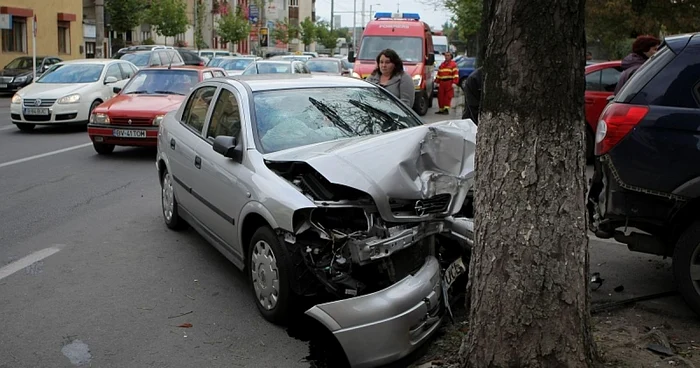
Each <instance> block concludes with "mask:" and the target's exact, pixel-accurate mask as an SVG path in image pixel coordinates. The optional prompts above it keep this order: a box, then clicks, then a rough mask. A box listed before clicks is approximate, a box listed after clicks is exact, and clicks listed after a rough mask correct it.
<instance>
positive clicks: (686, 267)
mask: <svg viewBox="0 0 700 368" xmlns="http://www.w3.org/2000/svg"><path fill="white" fill-rule="evenodd" d="M673 278H674V280H675V282H676V285H677V287H678V291H679V292H680V293H681V295H682V296H683V299H685V301H686V303H687V304H688V306H690V308H691V309H692V310H693V311H694V312H695V313H697V314H700V221H695V222H694V223H693V224H692V225H690V226H689V227H688V229H686V230H685V232H684V233H683V234H682V235H681V237H680V238H679V239H678V242H677V243H676V247H675V249H674V251H673Z"/></svg>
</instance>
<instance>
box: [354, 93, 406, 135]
mask: <svg viewBox="0 0 700 368" xmlns="http://www.w3.org/2000/svg"><path fill="white" fill-rule="evenodd" d="M349 102H350V103H351V104H353V105H354V106H357V107H359V108H360V109H362V110H364V111H366V112H369V113H370V114H375V115H379V116H380V117H381V118H382V120H383V121H384V123H386V124H390V125H391V126H393V127H397V128H399V129H401V128H408V124H406V123H404V122H402V121H399V120H397V119H395V118H394V117H393V116H391V114H389V113H388V112H386V111H384V110H382V109H378V108H376V107H374V106H372V105H370V104H368V103H365V102H362V101H357V100H350V101H349ZM384 131H385V132H386V131H387V129H384Z"/></svg>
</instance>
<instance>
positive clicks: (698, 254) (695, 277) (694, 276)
mask: <svg viewBox="0 0 700 368" xmlns="http://www.w3.org/2000/svg"><path fill="white" fill-rule="evenodd" d="M690 280H692V282H693V285H694V286H695V291H696V292H697V293H698V294H700V245H698V246H696V247H695V251H694V252H693V255H692V256H690Z"/></svg>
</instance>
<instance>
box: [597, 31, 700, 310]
mask: <svg viewBox="0 0 700 368" xmlns="http://www.w3.org/2000/svg"><path fill="white" fill-rule="evenodd" d="M699 52H700V33H696V34H687V35H680V36H673V37H669V38H666V39H665V40H664V42H663V43H662V45H661V47H660V48H659V51H658V52H657V53H656V54H655V55H654V56H653V57H652V58H651V59H649V60H648V61H647V62H646V63H645V64H644V65H642V67H641V68H640V69H638V70H637V72H635V73H634V75H633V76H632V78H631V79H630V80H628V81H627V83H626V84H625V86H624V87H623V88H622V90H621V91H620V92H619V93H618V94H617V95H616V96H615V97H614V99H613V100H612V101H611V102H610V103H609V104H608V106H607V107H606V108H605V110H603V113H602V114H601V116H600V119H599V122H598V129H597V133H596V147H595V153H596V169H595V174H594V177H593V180H592V184H591V190H590V192H589V195H588V204H587V206H588V215H589V220H590V224H591V227H592V229H591V230H592V231H594V232H595V233H596V235H597V236H598V237H600V238H613V237H614V238H615V240H617V241H618V242H621V243H624V244H627V246H628V248H629V249H630V250H632V251H637V252H642V253H647V254H657V255H662V256H669V257H673V274H674V279H675V282H676V285H677V287H678V289H679V291H680V292H681V294H682V295H683V297H684V298H685V300H686V301H687V303H688V305H689V306H690V307H691V308H692V309H693V310H694V311H695V312H697V313H699V314H700V164H699V162H700V59H699V58H698V55H699Z"/></svg>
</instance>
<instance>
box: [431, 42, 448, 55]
mask: <svg viewBox="0 0 700 368" xmlns="http://www.w3.org/2000/svg"><path fill="white" fill-rule="evenodd" d="M433 48H434V49H435V52H437V53H439V54H443V53H446V52H447V45H435V44H433Z"/></svg>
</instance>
